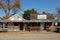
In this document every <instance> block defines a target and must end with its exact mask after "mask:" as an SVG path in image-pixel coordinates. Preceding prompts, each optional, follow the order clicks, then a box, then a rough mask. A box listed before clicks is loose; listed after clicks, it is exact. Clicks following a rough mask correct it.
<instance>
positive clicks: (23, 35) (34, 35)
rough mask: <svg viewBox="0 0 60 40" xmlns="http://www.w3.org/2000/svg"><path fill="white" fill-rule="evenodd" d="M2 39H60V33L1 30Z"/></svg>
mask: <svg viewBox="0 0 60 40" xmlns="http://www.w3.org/2000/svg"><path fill="white" fill-rule="evenodd" d="M0 40H60V33H54V32H46V31H38V32H37V31H31V32H28V31H20V32H0Z"/></svg>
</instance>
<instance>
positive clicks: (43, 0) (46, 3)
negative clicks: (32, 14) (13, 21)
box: [0, 0, 60, 17]
mask: <svg viewBox="0 0 60 40" xmlns="http://www.w3.org/2000/svg"><path fill="white" fill-rule="evenodd" d="M20 4H21V9H22V10H21V11H22V12H21V13H23V11H24V10H28V9H32V8H34V9H35V10H37V12H38V13H42V12H43V11H45V12H47V13H52V14H56V8H60V0H20ZM4 15H5V14H4V12H2V10H0V17H2V16H4Z"/></svg>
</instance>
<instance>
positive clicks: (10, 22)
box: [0, 14, 55, 31]
mask: <svg viewBox="0 0 60 40" xmlns="http://www.w3.org/2000/svg"><path fill="white" fill-rule="evenodd" d="M0 24H1V26H2V27H1V26H0V27H1V28H0V29H1V30H6V31H32V30H34V31H41V30H50V31H54V29H55V26H54V16H53V14H30V20H25V19H24V18H23V17H22V15H18V14H15V15H13V16H10V17H9V18H8V19H5V20H0Z"/></svg>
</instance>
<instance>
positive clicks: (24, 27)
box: [23, 23, 26, 31]
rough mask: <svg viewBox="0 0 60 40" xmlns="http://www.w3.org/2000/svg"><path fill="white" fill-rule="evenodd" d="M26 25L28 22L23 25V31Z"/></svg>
mask: <svg viewBox="0 0 60 40" xmlns="http://www.w3.org/2000/svg"><path fill="white" fill-rule="evenodd" d="M25 26H26V24H25V23H24V26H23V31H25Z"/></svg>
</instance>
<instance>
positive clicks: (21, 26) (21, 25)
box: [19, 22, 24, 30]
mask: <svg viewBox="0 0 60 40" xmlns="http://www.w3.org/2000/svg"><path fill="white" fill-rule="evenodd" d="M23 26H24V24H23V22H21V23H20V28H19V29H20V30H23Z"/></svg>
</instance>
